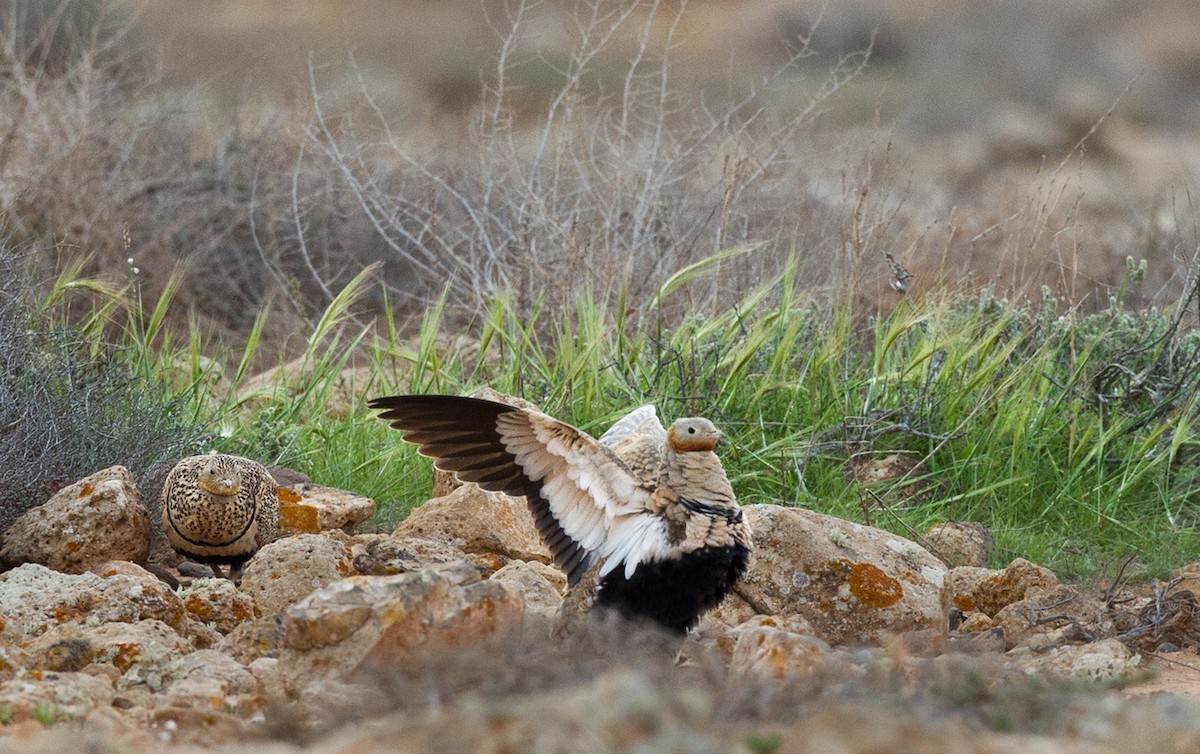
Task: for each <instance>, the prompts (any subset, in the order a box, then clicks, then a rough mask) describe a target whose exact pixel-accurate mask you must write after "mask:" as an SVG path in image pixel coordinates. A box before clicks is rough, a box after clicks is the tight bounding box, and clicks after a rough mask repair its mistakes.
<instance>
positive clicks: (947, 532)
mask: <svg viewBox="0 0 1200 754" xmlns="http://www.w3.org/2000/svg"><path fill="white" fill-rule="evenodd" d="M925 539H926V541H927V542H928V543H929V549H930V550H932V551H933V553H934V554H935V555H937V556H938V557H939V558H941V559H942V561H943V562H945V563H946V564H947V565H949V566H951V567H958V566H986V565H987V562H988V556H989V555H990V554H991V550H992V547H993V546H994V544H995V541H994V540H993V538H992V533H991V532H990V531H988V530H987V527H986V526H984V525H983V524H980V523H974V522H962V521H946V522H944V523H940V524H934V525H933V526H931V527H929V531H928V532H926V533H925Z"/></svg>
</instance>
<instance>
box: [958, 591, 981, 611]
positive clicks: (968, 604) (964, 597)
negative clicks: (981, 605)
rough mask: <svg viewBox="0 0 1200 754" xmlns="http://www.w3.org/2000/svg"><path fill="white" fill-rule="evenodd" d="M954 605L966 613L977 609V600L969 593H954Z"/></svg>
mask: <svg viewBox="0 0 1200 754" xmlns="http://www.w3.org/2000/svg"><path fill="white" fill-rule="evenodd" d="M954 606H955V607H957V608H958V609H959V610H962V611H963V612H964V613H970V612H974V611H975V609H976V608H975V600H974V598H972V597H971V595H969V594H956V595H954Z"/></svg>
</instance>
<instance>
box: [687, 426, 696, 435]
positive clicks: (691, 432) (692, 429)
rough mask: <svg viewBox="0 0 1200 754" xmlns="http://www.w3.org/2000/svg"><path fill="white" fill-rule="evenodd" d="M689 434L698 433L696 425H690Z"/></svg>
mask: <svg viewBox="0 0 1200 754" xmlns="http://www.w3.org/2000/svg"><path fill="white" fill-rule="evenodd" d="M688 434H689V435H694V434H696V428H695V427H688Z"/></svg>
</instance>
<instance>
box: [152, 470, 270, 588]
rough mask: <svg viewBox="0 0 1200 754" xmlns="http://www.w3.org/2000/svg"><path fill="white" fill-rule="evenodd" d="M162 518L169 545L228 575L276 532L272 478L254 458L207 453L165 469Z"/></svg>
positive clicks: (238, 569)
mask: <svg viewBox="0 0 1200 754" xmlns="http://www.w3.org/2000/svg"><path fill="white" fill-rule="evenodd" d="M162 521H163V528H164V529H165V530H166V533H167V540H168V541H169V542H170V543H171V547H173V548H175V550H176V551H178V552H179V553H181V554H183V555H185V556H187V557H188V558H191V559H192V560H197V561H200V562H202V563H209V564H211V565H213V566H214V570H216V565H217V564H227V565H229V566H230V567H231V571H230V577H231V578H234V577H236V576H237V575H239V574H240V573H241V567H242V565H243V564H244V563H245V562H246V561H247V560H249V559H250V556H252V555H253V554H254V553H255V552H257V551H258V548H260V547H262V546H263V545H265V544H267V543H268V542H271V541H273V540H274V539H275V538H276V537H277V536H278V533H279V531H278V530H279V498H278V497H277V494H276V486H275V480H274V479H273V478H272V477H271V474H270V472H268V471H267V469H266V468H265V467H264V466H263V465H262V464H261V463H259V462H258V461H252V460H250V459H249V458H241V457H239V456H231V455H223V454H219V453H210V454H208V455H200V456H191V457H188V458H184V459H183V460H182V461H180V462H179V463H177V464H176V465H175V468H173V469H171V473H170V474H168V475H167V480H166V482H165V483H164V484H163V490H162Z"/></svg>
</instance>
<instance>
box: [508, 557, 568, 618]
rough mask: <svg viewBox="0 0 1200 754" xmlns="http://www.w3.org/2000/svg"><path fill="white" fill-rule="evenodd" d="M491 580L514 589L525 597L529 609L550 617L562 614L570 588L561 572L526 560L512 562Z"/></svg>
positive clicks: (523, 599) (522, 597)
mask: <svg viewBox="0 0 1200 754" xmlns="http://www.w3.org/2000/svg"><path fill="white" fill-rule="evenodd" d="M491 580H492V581H499V582H501V583H504V584H508V585H509V586H511V587H512V588H513V589H515V590H516V591H517V592H518V593H519V594H520V595H521V599H522V601H524V603H525V609H526V610H528V611H529V612H531V613H534V614H536V615H544V616H546V617H553V616H555V615H557V614H558V608H559V606H560V605H561V604H562V600H563V592H565V591H566V586H567V578H566V576H565V575H563V572H562V571H560V570H559V569H557V568H555V567H554V566H550V565H546V564H545V563H538V562H536V561H533V562H529V561H524V560H512V561H509V562H508V564H506V565H505V566H504V567H503V568H501V569H500V570H498V571H496V572H495V573H493V574H492V576H491Z"/></svg>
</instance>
